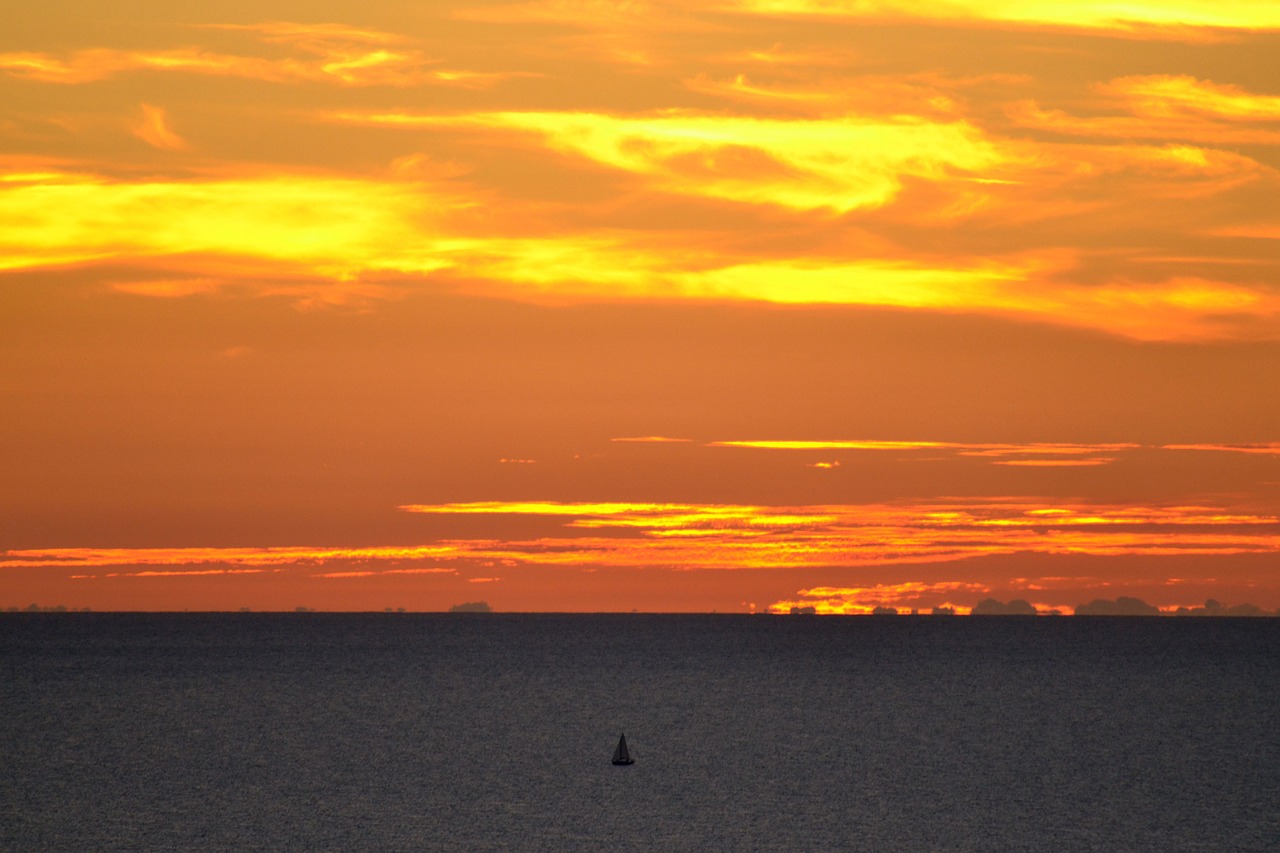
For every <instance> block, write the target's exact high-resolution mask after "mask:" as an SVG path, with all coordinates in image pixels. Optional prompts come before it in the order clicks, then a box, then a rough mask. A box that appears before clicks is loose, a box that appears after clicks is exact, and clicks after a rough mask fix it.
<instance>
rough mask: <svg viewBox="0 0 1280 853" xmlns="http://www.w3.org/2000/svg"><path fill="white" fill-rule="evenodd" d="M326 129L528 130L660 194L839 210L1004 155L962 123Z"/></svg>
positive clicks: (565, 122) (570, 116) (753, 121)
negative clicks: (913, 180) (909, 181)
mask: <svg viewBox="0 0 1280 853" xmlns="http://www.w3.org/2000/svg"><path fill="white" fill-rule="evenodd" d="M334 118H335V119H336V120H339V121H347V122H355V123H362V124H374V125H379V124H380V125H387V126H401V127H414V126H418V127H432V126H435V127H447V126H454V127H468V126H470V127H482V128H489V129H494V130H505V131H519V132H524V133H535V134H538V135H539V136H541V137H543V139H544V140H545V141H546V144H547V145H549V146H550V147H551V148H553V149H555V150H558V151H562V152H565V153H568V154H574V155H577V156H581V157H586V158H588V159H590V160H593V161H595V162H597V163H600V164H602V165H605V166H609V167H610V168H614V169H618V170H620V171H623V172H628V173H631V174H634V175H638V176H642V177H644V178H646V179H647V180H648V181H650V182H652V183H653V184H654V185H655V186H656V187H657V188H659V189H662V190H663V191H665V192H671V193H677V194H681V195H685V194H692V195H700V196H706V197H709V198H719V199H727V200H730V201H737V202H744V203H749V204H772V205H779V206H782V207H787V208H794V209H797V210H813V209H821V208H825V209H828V210H830V211H832V212H835V213H846V212H848V211H851V210H855V209H859V208H876V207H881V206H883V205H886V204H888V203H890V202H891V201H893V199H894V198H895V197H896V196H897V195H898V193H899V192H900V191H901V189H902V181H903V180H904V179H907V178H922V179H927V180H934V181H946V180H951V179H955V178H957V177H962V176H964V175H979V174H982V173H985V172H986V171H988V170H991V169H993V168H995V167H996V166H998V165H1000V164H1001V163H1003V162H1004V161H1005V159H1006V156H1005V155H1004V154H1002V153H1001V152H1000V150H999V148H998V146H997V145H996V144H995V143H994V142H992V141H990V140H988V139H986V138H985V137H984V136H983V134H982V133H981V131H979V130H978V129H977V128H975V127H973V126H972V125H969V124H967V123H965V122H962V121H951V122H930V121H926V120H924V119H919V118H913V117H904V118H899V119H896V120H884V119H881V120H870V119H860V118H853V117H846V118H840V119H815V120H803V121H802V120H790V121H786V120H779V119H769V118H753V117H747V116H722V115H698V114H684V113H674V112H673V113H668V114H659V115H653V116H620V115H608V114H603V113H584V112H559V113H551V112H504V113H472V114H465V115H457V116H440V115H421V114H410V113H367V114H359V113H341V114H337V115H335V116H334Z"/></svg>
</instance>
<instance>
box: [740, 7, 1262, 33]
mask: <svg viewBox="0 0 1280 853" xmlns="http://www.w3.org/2000/svg"><path fill="white" fill-rule="evenodd" d="M725 6H726V7H727V8H730V9H737V10H742V11H745V12H751V13H755V14H762V15H787V16H789V15H799V16H824V17H856V18H864V17H873V18H890V19H894V18H896V19H902V18H922V19H927V20H930V21H934V22H937V21H956V22H964V21H986V22H991V23H1006V24H1028V25H1035V26H1055V27H1080V28H1086V29H1090V30H1096V31H1099V32H1100V33H1102V34H1106V33H1109V32H1110V33H1115V34H1118V35H1150V36H1154V37H1162V36H1163V37H1169V36H1174V37H1176V36H1178V35H1185V34H1183V33H1181V32H1180V31H1181V30H1182V29H1184V28H1201V27H1209V28H1227V29H1257V30H1277V29H1280V10H1278V9H1277V8H1276V7H1275V6H1273V5H1272V4H1269V3H1265V2H1257V0H1224V2H1214V0H1136V1H1135V2H1117V0H1080V2H1072V3H1060V2H1056V1H1055V0H1031V2H1027V0H925V2H917V0H728V2H726V3H725Z"/></svg>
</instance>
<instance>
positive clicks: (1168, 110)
mask: <svg viewBox="0 0 1280 853" xmlns="http://www.w3.org/2000/svg"><path fill="white" fill-rule="evenodd" d="M1098 89H1099V90H1100V91H1101V92H1103V93H1104V94H1109V95H1114V96H1116V97H1119V98H1122V99H1124V100H1126V101H1128V102H1129V104H1130V105H1131V108H1132V109H1133V110H1134V112H1137V113H1139V114H1141V115H1146V116H1176V115H1179V114H1185V113H1199V114H1203V115H1209V116H1215V117H1219V118H1225V119H1234V120H1241V121H1280V96H1276V95H1259V94H1255V93H1253V92H1247V91H1245V90H1244V89H1241V88H1239V87H1238V86H1226V85H1218V84H1216V83H1213V82H1211V81H1208V80H1198V79H1196V78H1195V77H1191V76H1189V75H1170V74H1154V75H1147V76H1134V77H1118V78H1116V79H1115V80H1112V81H1111V82H1109V83H1106V84H1103V85H1101V86H1099V87H1098Z"/></svg>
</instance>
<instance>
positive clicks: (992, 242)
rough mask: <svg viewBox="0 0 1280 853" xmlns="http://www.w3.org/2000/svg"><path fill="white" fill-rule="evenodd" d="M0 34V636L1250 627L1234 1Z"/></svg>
mask: <svg viewBox="0 0 1280 853" xmlns="http://www.w3.org/2000/svg"><path fill="white" fill-rule="evenodd" d="M10 17H11V18H12V19H13V20H11V21H8V22H7V24H6V26H5V27H4V28H3V30H2V31H0V140H2V141H3V144H2V145H0V363H2V364H3V365H4V366H3V368H0V411H2V412H3V416H0V448H2V450H0V462H3V464H2V465H0V609H5V608H11V607H26V606H28V605H30V604H33V603H34V604H37V605H40V606H45V607H49V606H56V605H62V606H66V607H69V608H77V609H78V608H85V607H88V608H92V609H95V610H188V609H189V610H237V609H241V608H249V609H254V610H293V609H295V608H300V607H301V608H311V609H326V610H383V609H384V608H392V609H397V608H404V609H406V610H446V609H448V608H449V607H451V606H452V605H455V604H459V603H463V602H473V601H481V600H483V601H486V602H488V603H489V604H490V605H491V606H492V607H493V609H495V610H499V611H630V610H640V611H712V610H715V611H720V612H743V613H745V612H770V611H771V612H787V611H788V610H790V609H791V608H792V607H814V608H815V609H816V610H817V611H819V612H826V613H868V612H871V611H872V610H874V609H875V608H892V609H895V610H899V611H909V610H919V611H921V612H927V611H929V610H932V609H933V608H951V609H954V610H955V611H956V612H959V613H967V612H968V611H969V610H970V609H971V608H972V607H973V606H974V605H975V604H976V603H977V602H979V601H981V600H983V599H985V598H996V599H998V600H1001V601H1006V600H1009V599H1014V598H1020V599H1024V600H1026V601H1029V602H1030V603H1032V604H1033V605H1035V606H1036V607H1037V608H1038V609H1040V610H1041V611H1044V612H1048V611H1060V612H1070V611H1071V609H1072V608H1073V607H1074V606H1075V605H1077V604H1080V603H1084V602H1087V601H1090V600H1093V599H1097V598H1105V599H1115V598H1118V597H1122V596H1124V597H1135V598H1141V599H1142V600H1144V601H1146V602H1148V603H1150V604H1152V605H1155V606H1157V607H1160V608H1162V609H1164V610H1166V611H1173V610H1175V609H1177V608H1179V607H1195V606H1199V605H1202V604H1203V603H1204V602H1205V601H1206V600H1207V599H1210V598H1212V599H1216V600H1218V601H1221V602H1224V603H1225V604H1227V605H1238V604H1245V603H1248V604H1253V605H1256V606H1257V607H1261V608H1264V609H1266V610H1270V611H1275V610H1280V394H1277V393H1276V388H1277V386H1278V384H1280V207H1278V206H1277V204H1276V202H1275V199H1276V198H1277V196H1278V195H1280V60H1278V59H1277V57H1280V13H1277V10H1276V7H1275V5H1274V4H1272V3H1267V2H1214V3H1209V2H1201V0H1176V1H1175V0H1171V2H1134V3H1123V4H1121V3H1111V2H1101V0H1099V2H1084V3H1075V4H1063V3H1026V2H1020V3H1010V2H984V3H977V2H968V0H964V2H947V3H932V2H920V3H903V2H896V0H884V2H879V0H877V2H840V0H716V2H691V3H683V2H682V3H674V2H669V1H668V0H653V2H643V3H600V2H592V0H529V2H508V0H476V2H460V3H438V2H429V3H417V2H407V0H373V2H369V3H364V4H355V5H353V4H346V3H338V2H333V0H318V2H313V3H308V4H303V5H298V4H292V3H283V2H279V0H265V2H255V3H252V4H250V3H247V2H242V0H230V2H222V3H218V4H213V3H207V2H193V3H184V4H177V5H172V6H169V7H165V8H163V9H160V8H158V7H157V8H150V7H148V5H147V4H126V5H125V6H124V7H121V8H115V9H112V10H111V11H110V13H109V14H108V13H107V12H106V11H104V10H103V9H102V8H101V6H100V4H93V3H87V2H83V0H53V2H49V3H45V4H39V5H36V6H31V7H30V8H24V9H23V11H22V12H21V13H20V14H16V15H11V16H10Z"/></svg>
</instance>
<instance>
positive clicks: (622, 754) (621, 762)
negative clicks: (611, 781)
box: [613, 734, 636, 767]
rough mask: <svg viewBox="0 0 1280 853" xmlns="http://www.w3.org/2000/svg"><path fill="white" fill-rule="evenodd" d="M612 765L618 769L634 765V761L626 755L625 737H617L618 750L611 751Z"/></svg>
mask: <svg viewBox="0 0 1280 853" xmlns="http://www.w3.org/2000/svg"><path fill="white" fill-rule="evenodd" d="M613 763H614V764H616V765H618V766H619V767H622V766H625V765H628V764H635V763H636V760H635V759H634V758H632V757H631V756H630V755H628V754H627V736H626V735H625V734H623V735H618V748H617V749H615V750H614V751H613Z"/></svg>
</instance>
